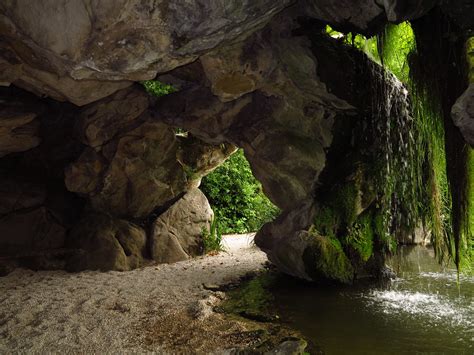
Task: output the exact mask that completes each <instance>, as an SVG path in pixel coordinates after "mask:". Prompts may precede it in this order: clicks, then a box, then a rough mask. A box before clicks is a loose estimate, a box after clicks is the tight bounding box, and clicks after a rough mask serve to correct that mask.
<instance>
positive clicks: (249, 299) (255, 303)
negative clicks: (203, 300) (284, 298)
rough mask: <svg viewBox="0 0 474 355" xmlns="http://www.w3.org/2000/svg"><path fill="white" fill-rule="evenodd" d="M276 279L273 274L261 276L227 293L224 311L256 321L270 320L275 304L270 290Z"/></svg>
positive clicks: (223, 305) (223, 306)
mask: <svg viewBox="0 0 474 355" xmlns="http://www.w3.org/2000/svg"><path fill="white" fill-rule="evenodd" d="M275 277H276V276H275V275H273V274H261V275H259V276H257V277H255V278H253V279H251V280H249V281H246V282H244V283H243V284H242V285H240V286H239V287H238V288H237V289H234V290H231V291H229V292H227V298H226V301H225V302H224V303H223V304H222V309H223V310H224V311H225V312H227V313H234V314H238V315H242V316H246V317H250V318H254V319H258V318H260V319H262V318H268V317H269V314H271V312H270V310H271V304H272V302H273V295H272V294H271V292H270V291H269V288H270V287H271V285H272V284H273V283H274V282H275Z"/></svg>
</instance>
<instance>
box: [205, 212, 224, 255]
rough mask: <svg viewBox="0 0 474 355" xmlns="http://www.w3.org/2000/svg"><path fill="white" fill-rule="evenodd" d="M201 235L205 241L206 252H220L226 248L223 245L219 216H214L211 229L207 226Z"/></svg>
mask: <svg viewBox="0 0 474 355" xmlns="http://www.w3.org/2000/svg"><path fill="white" fill-rule="evenodd" d="M201 236H202V240H203V243H204V252H205V253H206V254H207V253H211V252H219V251H223V250H224V246H223V245H222V234H221V232H220V230H219V223H218V221H217V217H214V218H213V219H212V221H211V226H210V230H207V229H206V228H205V227H203V228H202V230H201Z"/></svg>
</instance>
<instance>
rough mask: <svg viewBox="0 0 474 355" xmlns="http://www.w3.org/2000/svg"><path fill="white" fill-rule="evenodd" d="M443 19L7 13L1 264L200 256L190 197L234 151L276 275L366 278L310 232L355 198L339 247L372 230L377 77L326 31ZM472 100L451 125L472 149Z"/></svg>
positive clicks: (64, 7) (336, 9) (373, 7)
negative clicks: (255, 187)
mask: <svg viewBox="0 0 474 355" xmlns="http://www.w3.org/2000/svg"><path fill="white" fill-rule="evenodd" d="M437 3H438V2H437V1H435V0H417V1H402V0H384V1H369V0H361V1H333V0H320V1H313V0H298V1H296V0H279V1H269V0H253V1H247V0H245V1H242V0H230V1H222V0H198V1H192V2H190V1H186V0H178V1H167V0H160V1H151V0H150V1H148V0H144V1H136V0H120V1H111V0H110V1H108V0H106V1H100V2H96V1H90V0H63V1H62V2H61V6H59V5H58V4H56V3H52V2H51V1H47V0H38V1H34V2H31V1H27V0H7V1H3V2H2V3H1V4H0V31H1V35H0V49H1V51H0V68H1V71H0V85H2V86H9V87H5V88H0V95H1V97H0V103H1V106H0V158H1V159H0V180H1V181H2V182H3V183H2V186H1V187H0V189H1V190H0V201H1V202H2V203H1V205H0V250H1V251H0V264H2V265H8V267H13V266H15V265H26V266H30V267H34V268H67V269H69V270H73V271H77V270H83V269H101V270H109V269H115V270H129V269H132V268H136V267H139V266H141V265H144V264H146V263H147V261H149V260H155V261H158V262H172V261H177V260H182V259H184V258H188V257H191V256H194V255H197V254H199V253H202V241H200V233H201V231H202V228H208V227H209V223H210V220H211V218H212V213H211V211H210V208H209V205H208V204H207V202H206V200H205V197H204V196H203V195H202V194H201V193H200V192H199V190H197V188H198V186H199V183H200V180H201V178H202V177H203V176H204V175H205V174H207V173H209V172H210V171H212V170H213V169H214V168H215V167H216V166H218V165H219V164H220V163H222V162H223V161H224V160H225V159H226V157H228V156H229V155H230V154H232V152H233V151H235V149H236V146H239V147H242V148H243V149H244V151H245V155H246V157H247V158H248V160H249V162H250V164H251V167H252V170H253V172H254V174H255V176H256V177H257V178H258V179H259V180H260V181H261V182H262V184H263V187H264V191H265V193H266V194H267V195H268V196H269V198H270V199H271V200H272V201H273V202H274V203H275V204H276V205H278V206H279V207H280V208H281V209H282V210H283V213H282V215H281V216H280V217H279V218H278V219H277V220H276V221H275V222H273V223H270V224H268V225H266V226H264V228H263V229H262V230H261V231H259V233H258V235H257V238H256V241H257V244H258V245H259V246H260V247H261V248H262V249H263V250H264V251H265V252H267V254H268V256H269V258H270V260H271V261H273V262H274V263H275V264H276V265H277V266H278V267H280V268H281V269H282V270H283V271H285V272H287V273H289V274H292V275H295V276H298V277H302V278H306V279H315V278H327V279H330V280H338V281H343V282H349V281H351V280H352V279H353V278H354V277H355V276H356V275H359V276H360V275H366V274H375V273H377V272H378V271H380V268H381V266H382V265H383V258H382V254H383V250H382V249H383V246H381V245H379V244H380V243H379V244H377V243H378V242H377V241H376V240H375V239H374V238H372V237H367V238H368V239H364V240H366V241H367V240H368V243H369V244H370V246H366V245H364V246H363V247H364V248H362V249H361V248H359V247H360V245H356V246H355V245H352V244H350V243H347V244H344V243H342V244H341V243H340V240H339V239H338V240H339V244H338V242H335V241H334V240H332V239H331V238H330V237H331V235H330V234H331V231H330V228H329V229H328V228H326V229H325V227H324V226H325V225H321V224H320V222H321V218H320V217H321V216H324V213H326V212H327V210H328V209H329V207H331V206H333V205H334V204H335V203H336V202H334V201H339V200H342V201H345V199H346V198H350V199H351V204H350V209H347V211H346V210H345V209H344V208H342V209H340V210H339V211H338V217H337V218H338V220H337V223H336V222H335V223H333V226H337V228H338V230H339V231H338V233H339V234H340V235H342V237H340V239H341V238H345V237H347V238H350V236H351V235H352V236H353V235H354V233H353V231H354V230H356V229H357V228H358V229H357V230H358V231H360V230H363V228H364V226H366V225H367V223H366V222H367V220H369V219H370V223H375V217H374V216H375V212H374V209H375V207H374V206H375V202H374V201H375V200H376V196H375V194H374V192H373V191H372V190H371V186H373V185H374V182H373V181H371V180H370V176H371V174H370V171H371V170H370V169H371V168H373V167H372V166H369V167H364V168H361V166H364V164H365V163H370V162H368V161H367V159H368V158H367V155H364V154H365V153H364V151H362V150H360V149H359V150H358V149H355V148H354V144H355V143H354V141H355V139H356V138H354V137H356V133H357V134H358V135H357V137H364V135H365V136H366V137H368V138H367V139H368V141H370V142H368V143H367V142H366V143H367V145H368V146H369V147H370V144H375V143H373V142H372V143H371V139H375V138H374V137H375V136H376V135H377V132H376V131H374V130H372V131H371V130H369V129H366V128H367V125H368V124H369V122H370V121H371V119H373V118H374V112H375V111H376V109H377V107H375V106H374V101H373V100H371V97H372V96H373V95H372V94H373V92H371V91H370V88H371V87H373V86H374V85H375V86H377V85H379V84H380V83H383V82H384V81H385V80H386V77H385V76H383V75H381V73H382V71H381V69H380V68H378V67H375V66H374V65H373V64H370V62H369V61H368V60H367V59H366V58H365V57H364V56H363V55H362V54H361V53H359V52H357V51H356V50H354V49H350V48H348V47H347V46H345V45H344V44H343V43H341V42H339V41H337V40H334V39H330V38H328V37H326V36H324V35H323V34H322V33H323V32H324V28H325V26H326V24H329V25H331V26H332V27H334V28H336V29H339V30H343V31H356V32H360V33H365V34H373V33H376V32H378V31H380V29H381V28H382V27H383V25H384V24H385V23H387V21H391V22H400V21H403V20H406V19H413V18H418V17H420V16H423V15H424V14H425V13H426V12H428V11H429V10H430V9H431V8H433V7H434V6H437ZM443 6H445V5H443ZM463 6H469V5H466V4H464V5H463ZM451 10H452V9H451V8H450V7H448V9H445V11H448V12H449V14H450V16H453V17H459V18H461V20H463V24H464V23H465V24H467V25H468V24H469V21H468V20H466V19H465V16H464V14H463V13H462V12H460V11H451ZM467 25H466V26H467ZM154 78H157V79H158V80H161V81H163V82H165V83H169V84H172V85H173V86H174V87H175V88H176V89H178V91H177V92H176V93H173V94H170V95H167V96H165V97H163V98H160V99H157V98H153V97H151V96H149V95H148V94H147V93H146V92H145V91H144V89H143V88H142V87H141V86H140V85H138V84H137V82H139V81H141V80H147V79H154ZM395 86H396V85H395ZM395 86H391V88H393V87H395ZM398 89H400V88H399V87H398ZM400 90H401V89H400ZM400 92H401V91H400ZM30 93H32V94H30ZM33 94H34V95H33ZM35 95H36V96H35ZM466 95H467V94H466ZM467 102H469V100H468V99H465V98H464V99H463V98H461V99H460V101H459V103H458V105H457V106H456V108H455V109H454V110H453V116H454V117H455V119H456V122H457V123H458V125H459V126H460V127H461V128H462V129H463V130H464V132H465V137H466V139H469V137H470V136H469V134H470V131H469V129H470V125H469V121H468V120H466V117H467V116H466V112H468V111H469V107H468V104H467ZM466 122H467V123H466ZM176 128H181V129H184V130H185V131H187V132H189V133H188V135H180V134H176V131H175V129H176ZM357 139H358V138H357ZM341 142H342V143H341ZM351 144H352V145H351ZM369 150H370V149H369ZM339 165H340V166H339ZM369 165H370V164H369ZM341 191H343V192H344V191H350V192H351V193H352V194H349V195H344V194H342V193H341ZM322 192H326V193H327V195H329V196H330V197H331V198H328V197H326V196H324V193H322ZM339 202H340V201H339ZM325 211H326V212H325ZM346 212H347V213H346ZM349 215H350V218H349V217H348V216H349ZM372 218H373V220H372ZM318 223H319V224H318ZM326 227H327V226H326ZM356 227H357V228H356ZM344 228H345V229H344ZM341 230H343V232H341ZM367 250H369V252H367ZM8 267H7V266H4V267H3V270H6V269H8Z"/></svg>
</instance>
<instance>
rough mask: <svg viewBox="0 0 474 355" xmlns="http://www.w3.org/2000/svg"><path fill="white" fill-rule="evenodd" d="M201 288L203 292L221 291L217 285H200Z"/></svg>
mask: <svg viewBox="0 0 474 355" xmlns="http://www.w3.org/2000/svg"><path fill="white" fill-rule="evenodd" d="M202 287H203V288H204V289H205V290H208V291H219V290H220V289H221V287H220V286H219V285H215V284H207V283H205V284H202Z"/></svg>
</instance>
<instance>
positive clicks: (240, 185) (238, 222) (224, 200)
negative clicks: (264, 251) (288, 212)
mask: <svg viewBox="0 0 474 355" xmlns="http://www.w3.org/2000/svg"><path fill="white" fill-rule="evenodd" d="M200 188H201V190H202V191H203V192H204V194H205V195H206V196H207V198H208V200H209V202H210V204H211V206H212V209H213V210H214V214H215V216H216V218H217V219H218V221H219V227H220V230H221V232H222V233H248V232H255V231H257V230H258V229H260V227H261V226H262V225H263V224H265V223H266V222H269V221H271V220H273V219H274V218H275V217H276V216H277V215H278V214H279V212H280V211H279V209H278V208H277V207H276V206H275V205H273V204H272V203H271V201H270V200H269V199H268V198H267V197H266V196H265V195H264V193H263V191H262V185H261V184H260V183H259V182H258V181H257V179H255V177H254V176H253V175H252V171H251V169H250V165H249V163H248V161H247V159H245V156H244V153H243V151H242V149H239V150H238V151H237V152H236V153H234V154H233V155H232V156H231V157H230V158H229V159H227V160H226V161H225V163H224V164H222V165H221V166H220V167H218V168H217V169H216V170H215V171H214V172H212V173H211V174H209V175H208V176H206V177H205V178H204V179H203V180H202V184H201V187H200Z"/></svg>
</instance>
